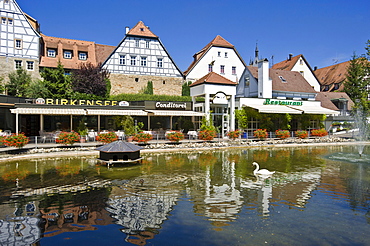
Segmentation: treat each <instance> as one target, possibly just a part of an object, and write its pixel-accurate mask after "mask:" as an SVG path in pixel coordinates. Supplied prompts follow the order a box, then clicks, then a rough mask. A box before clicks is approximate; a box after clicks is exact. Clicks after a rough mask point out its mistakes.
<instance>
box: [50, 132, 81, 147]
mask: <svg viewBox="0 0 370 246" xmlns="http://www.w3.org/2000/svg"><path fill="white" fill-rule="evenodd" d="M78 141H80V135H78V133H77V132H73V131H72V132H61V133H60V134H59V135H58V138H57V140H56V142H57V143H60V144H64V145H73V144H74V143H75V142H78Z"/></svg>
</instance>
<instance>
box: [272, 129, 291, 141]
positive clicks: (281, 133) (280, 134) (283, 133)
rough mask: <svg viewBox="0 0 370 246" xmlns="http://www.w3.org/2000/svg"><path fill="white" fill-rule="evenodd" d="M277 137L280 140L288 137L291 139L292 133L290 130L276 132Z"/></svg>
mask: <svg viewBox="0 0 370 246" xmlns="http://www.w3.org/2000/svg"><path fill="white" fill-rule="evenodd" d="M275 135H276V137H278V138H280V139H286V138H288V137H290V132H289V131H288V130H280V129H279V130H276V131H275Z"/></svg>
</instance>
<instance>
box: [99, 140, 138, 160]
mask: <svg viewBox="0 0 370 246" xmlns="http://www.w3.org/2000/svg"><path fill="white" fill-rule="evenodd" d="M141 149H142V147H140V146H137V145H135V144H132V143H128V142H124V141H115V142H112V143H110V144H106V145H103V146H101V147H99V148H97V150H99V158H98V159H99V160H100V161H103V162H106V163H108V164H114V163H134V162H139V161H141V159H142V158H141V156H140V150H141Z"/></svg>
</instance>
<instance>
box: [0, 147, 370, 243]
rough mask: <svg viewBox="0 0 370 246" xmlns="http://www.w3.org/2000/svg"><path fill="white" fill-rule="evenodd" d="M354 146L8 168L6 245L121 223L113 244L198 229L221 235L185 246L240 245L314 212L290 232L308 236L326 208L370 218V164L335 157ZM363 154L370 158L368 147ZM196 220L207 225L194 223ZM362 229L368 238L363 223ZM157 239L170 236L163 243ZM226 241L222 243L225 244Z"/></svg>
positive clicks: (3, 184) (3, 210) (58, 161)
mask: <svg viewBox="0 0 370 246" xmlns="http://www.w3.org/2000/svg"><path fill="white" fill-rule="evenodd" d="M351 148H353V147H341V146H336V147H330V148H322V147H321V148H320V147H313V148H291V149H281V148H280V149H279V148H276V149H273V148H269V149H262V148H261V149H245V150H243V149H236V150H227V151H212V152H210V151H200V152H190V153H184V154H173V153H172V154H160V153H157V154H148V155H146V156H145V158H144V160H143V163H142V165H133V166H121V167H113V168H107V167H105V166H99V165H98V164H97V162H96V160H95V159H94V158H87V157H83V158H79V157H75V158H53V159H44V160H42V159H39V160H27V161H17V162H8V163H4V164H2V165H0V175H1V179H0V192H1V197H0V198H1V199H0V244H17V245H29V244H32V243H36V242H38V241H42V240H46V239H51V240H59V237H56V236H57V235H62V234H63V235H65V237H67V238H69V240H70V242H72V240H73V239H75V240H76V242H77V241H78V240H77V238H78V237H79V236H78V235H81V237H83V236H82V235H86V234H78V233H77V234H76V232H94V233H95V234H94V235H100V237H101V238H106V237H110V235H109V233H108V232H105V230H103V228H105V227H109V226H112V225H115V226H118V229H119V232H120V235H121V237H120V236H118V238H119V239H116V240H121V242H126V243H128V244H136V245H145V244H147V243H148V242H149V241H151V242H156V240H161V238H166V237H168V239H170V238H172V237H173V235H171V234H166V230H163V228H164V225H166V228H168V227H170V228H173V229H172V230H176V233H177V235H181V233H184V234H186V231H187V230H186V228H187V226H188V225H191V227H192V228H194V229H195V230H196V229H197V228H198V227H199V226H201V227H199V228H198V230H199V231H202V230H205V229H204V228H208V229H211V230H212V231H213V233H216V234H214V235H213V237H212V238H211V239H210V238H209V237H208V236H206V234H204V235H201V236H200V235H198V237H197V239H196V238H190V239H189V243H185V245H189V244H194V241H196V240H201V239H203V240H207V242H208V243H211V244H212V243H213V244H215V245H222V244H223V245H225V244H227V242H229V241H230V240H231V239H232V238H233V237H235V238H234V239H237V238H239V239H240V238H242V236H243V235H245V231H243V230H240V228H243V227H250V226H256V225H257V224H259V223H261V222H259V221H260V220H261V219H263V220H269V221H270V224H271V227H273V228H270V229H271V231H275V234H276V231H280V230H282V228H281V226H280V224H284V223H287V222H288V221H289V223H290V222H291V219H292V218H291V217H290V216H293V214H292V211H297V212H301V211H306V212H307V213H309V214H310V217H307V218H304V220H305V225H302V226H301V228H300V229H298V228H294V227H293V228H289V230H290V231H293V232H294V231H295V230H307V231H310V230H313V228H318V226H324V225H323V224H326V223H329V222H326V221H321V220H322V219H323V218H322V216H321V217H320V215H315V213H314V211H312V212H311V210H312V207H315V206H318V207H319V208H320V213H319V214H325V213H327V214H334V213H335V212H334V211H336V212H338V211H339V212H341V213H343V214H346V216H347V217H349V216H358V215H359V214H360V215H363V216H364V217H365V218H366V219H367V220H369V211H370V204H369V201H370V199H369V190H370V189H369V188H370V180H369V175H368V173H369V171H370V169H369V165H368V164H365V163H360V164H356V165H354V164H353V163H351V162H344V161H343V160H341V162H338V161H337V160H336V159H335V158H334V157H336V156H340V155H341V154H342V153H343V152H347V151H348V152H349V153H350V152H351ZM364 151H365V153H364V155H366V148H365V150H364ZM324 157H325V158H324ZM253 161H257V162H259V163H260V165H261V168H268V169H269V170H274V171H276V173H275V174H274V175H272V176H271V177H256V176H254V175H253V169H254V167H253V166H252V162H253ZM315 196H316V197H315ZM184 197H186V198H187V199H186V202H184V201H183V198H184ZM317 197H329V198H330V199H331V200H332V201H331V202H330V204H335V202H336V201H339V202H340V203H347V206H341V207H340V208H338V207H336V206H335V205H332V206H323V205H321V204H324V203H327V199H323V200H321V199H317ZM179 202H181V206H180V204H179ZM183 203H186V204H188V203H190V204H191V207H192V211H191V210H186V209H185V210H183V206H184V205H183ZM308 204H310V205H311V206H307V205H308ZM316 204H317V205H316ZM285 208H288V209H287V210H286V209H285ZM353 211H355V213H354V212H353ZM182 213H184V215H183V217H181V218H182V220H181V223H179V222H177V220H178V218H179V216H180V214H182ZM304 214H305V213H302V214H301V216H304ZM312 214H313V215H312ZM350 214H352V215H350ZM194 215H196V216H198V217H201V218H203V219H204V221H206V222H207V223H206V224H204V223H202V222H201V221H198V222H197V223H198V224H194V223H195V222H194V218H193V216H194ZM295 216H296V215H295ZM332 220H333V221H332V222H336V224H337V225H338V228H337V230H343V231H346V230H347V231H348V228H344V227H345V225H343V226H342V225H341V218H339V217H338V218H332ZM314 221H315V222H317V221H320V223H321V224H320V223H314ZM275 224H276V225H275ZM306 224H307V225H306ZM318 224H319V225H318ZM273 225H274V226H273ZM367 225H368V224H367ZM305 226H307V228H304V227H305ZM342 227H343V228H342ZM362 227H363V230H366V227H364V224H362ZM201 228H203V229H201ZM321 229H322V228H321ZM367 229H370V228H369V227H367ZM230 230H232V232H230ZM265 230H267V228H266V229H265ZM353 230H357V231H358V230H359V228H358V227H354V228H353ZM207 231H208V230H207ZM72 232H73V233H74V234H70V233H72ZM296 232H298V231H296ZM110 233H112V231H111V230H110ZM160 233H165V234H164V235H162V236H161V237H157V235H158V234H160ZM209 233H211V232H210V231H208V232H207V234H209ZM223 233H225V234H223ZM285 233H286V232H284V233H283V232H282V233H281V234H282V235H284V234H285ZM330 233H333V232H332V231H330V232H327V236H326V237H330V238H331V239H333V240H334V241H335V242H336V243H337V244H342V243H343V241H338V240H339V239H337V238H336V237H335V236H334V235H332V236H331V234H330ZM220 235H223V236H222V237H221V238H219V237H220ZM94 238H95V240H96V236H95V237H94ZM116 238H117V237H116ZM198 238H201V239H198ZM347 238H348V240H355V238H352V237H351V236H348V237H347ZM172 239H173V238H172ZM239 239H237V240H239ZM263 239H264V238H263V233H262V232H261V233H257V232H255V233H254V240H256V241H255V243H253V244H259V243H258V242H259V241H258V240H263ZM86 240H87V241H88V240H89V239H88V238H86ZM162 240H164V239H162ZM209 240H210V241H209ZM212 240H214V241H212ZM222 240H225V241H222ZM271 240H277V239H271ZM279 240H280V241H279ZM281 240H283V241H284V240H287V239H286V238H284V239H282V238H280V239H278V241H276V243H278V242H280V243H281V242H282V241H281ZM290 240H291V239H290ZM299 240H300V241H299ZM299 240H297V241H295V243H297V242H300V243H302V244H305V241H304V240H305V238H301V239H299ZM49 242H50V241H49ZM192 242H193V243H192ZM284 242H285V243H287V241H284ZM290 242H291V241H290ZM307 242H310V241H309V238H307ZM94 243H96V242H94ZM117 243H118V242H117ZM251 243H252V241H251ZM291 243H292V242H291ZM158 244H160V243H159V242H158ZM241 244H243V243H241Z"/></svg>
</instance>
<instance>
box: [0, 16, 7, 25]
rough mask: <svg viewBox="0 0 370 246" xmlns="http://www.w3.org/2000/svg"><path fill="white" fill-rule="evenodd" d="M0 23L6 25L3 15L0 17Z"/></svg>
mask: <svg viewBox="0 0 370 246" xmlns="http://www.w3.org/2000/svg"><path fill="white" fill-rule="evenodd" d="M1 24H4V25H6V18H5V17H1Z"/></svg>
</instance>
